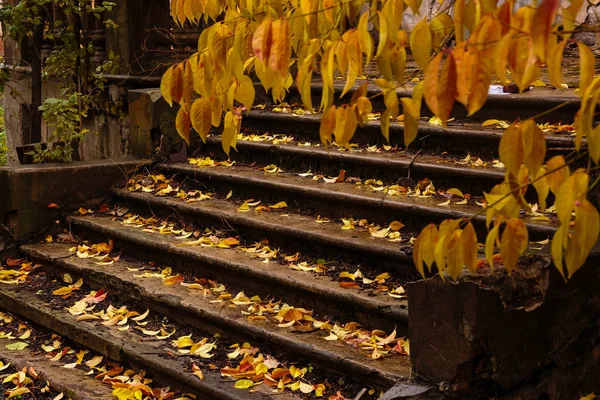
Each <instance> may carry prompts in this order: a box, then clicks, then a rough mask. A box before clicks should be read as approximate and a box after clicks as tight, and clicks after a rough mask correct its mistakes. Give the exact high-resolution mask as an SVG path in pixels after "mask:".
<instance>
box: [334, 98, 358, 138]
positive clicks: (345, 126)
mask: <svg viewBox="0 0 600 400" xmlns="http://www.w3.org/2000/svg"><path fill="white" fill-rule="evenodd" d="M354 107H356V105H353V106H348V105H343V106H341V107H338V108H337V110H336V116H335V118H336V124H335V129H334V131H333V134H334V135H335V141H336V143H337V144H339V145H340V146H347V145H349V143H350V140H351V139H352V136H354V131H356V125H357V123H358V121H357V119H356V113H355V112H354Z"/></svg>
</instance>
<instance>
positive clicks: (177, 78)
mask: <svg viewBox="0 0 600 400" xmlns="http://www.w3.org/2000/svg"><path fill="white" fill-rule="evenodd" d="M183 81H184V79H183V64H177V65H176V66H175V68H173V71H172V74H171V99H172V100H173V101H174V102H176V103H181V98H182V97H183Z"/></svg>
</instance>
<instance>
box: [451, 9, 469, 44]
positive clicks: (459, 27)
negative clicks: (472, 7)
mask: <svg viewBox="0 0 600 400" xmlns="http://www.w3.org/2000/svg"><path fill="white" fill-rule="evenodd" d="M465 2H466V0H456V2H455V3H454V36H455V39H456V43H461V42H462V41H463V40H464V34H465V29H464V10H465Z"/></svg>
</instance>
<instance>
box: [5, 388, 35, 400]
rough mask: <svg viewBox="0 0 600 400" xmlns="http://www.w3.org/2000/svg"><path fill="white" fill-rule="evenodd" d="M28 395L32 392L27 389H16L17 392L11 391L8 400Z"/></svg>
mask: <svg viewBox="0 0 600 400" xmlns="http://www.w3.org/2000/svg"><path fill="white" fill-rule="evenodd" d="M27 393H31V391H30V390H29V389H27V388H26V387H21V388H18V389H15V390H13V391H11V392H10V394H9V395H8V397H7V398H8V399H12V398H15V397H17V396H23V395H25V394H27Z"/></svg>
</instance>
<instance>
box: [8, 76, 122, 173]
mask: <svg viewBox="0 0 600 400" xmlns="http://www.w3.org/2000/svg"><path fill="white" fill-rule="evenodd" d="M10 74H11V80H10V83H9V85H8V87H10V88H11V90H6V91H5V92H4V98H3V102H4V113H5V114H4V115H5V127H6V144H7V147H8V149H9V158H8V165H19V164H20V162H19V160H18V157H17V152H16V149H17V147H20V146H22V145H23V144H24V143H23V134H22V124H23V121H25V120H27V119H28V118H30V116H29V115H28V112H27V111H26V109H24V107H23V105H24V104H29V103H30V102H31V91H30V87H31V84H30V81H31V79H30V75H29V72H28V70H27V69H25V68H22V67H17V68H14V69H12V70H11V71H10ZM112 87H115V88H116V90H117V95H116V96H111V97H114V98H113V99H112V100H114V101H118V100H119V98H118V97H119V96H120V94H119V93H118V91H119V89H118V88H119V86H118V85H111V88H112ZM62 89H63V87H62V84H60V83H58V82H54V81H49V82H45V83H44V85H43V89H42V90H43V97H44V99H46V98H50V97H60V91H61V90H62ZM124 125H126V123H125V119H123V120H122V119H120V118H119V117H116V116H114V115H107V114H105V113H91V112H90V114H89V115H88V118H86V119H85V120H84V122H83V127H84V128H85V129H88V130H89V133H88V134H87V135H86V136H85V138H84V139H83V140H82V142H81V143H80V145H79V149H78V150H79V155H80V158H81V160H82V161H88V160H97V159H117V158H120V157H123V156H124V155H126V154H128V151H129V150H128V144H127V141H128V137H127V135H123V130H124V129H123V127H124ZM51 132H52V128H49V127H48V126H46V124H45V123H43V122H42V142H46V141H47V138H48V136H49V135H50V134H51Z"/></svg>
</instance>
